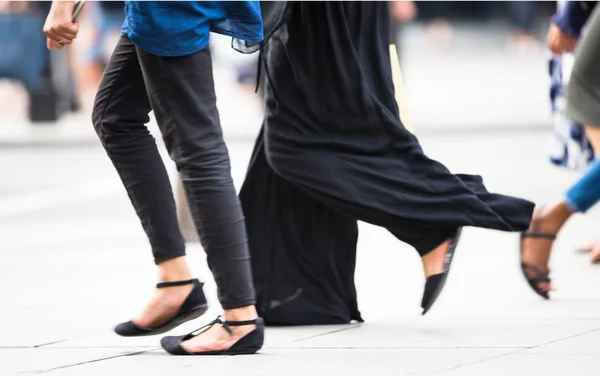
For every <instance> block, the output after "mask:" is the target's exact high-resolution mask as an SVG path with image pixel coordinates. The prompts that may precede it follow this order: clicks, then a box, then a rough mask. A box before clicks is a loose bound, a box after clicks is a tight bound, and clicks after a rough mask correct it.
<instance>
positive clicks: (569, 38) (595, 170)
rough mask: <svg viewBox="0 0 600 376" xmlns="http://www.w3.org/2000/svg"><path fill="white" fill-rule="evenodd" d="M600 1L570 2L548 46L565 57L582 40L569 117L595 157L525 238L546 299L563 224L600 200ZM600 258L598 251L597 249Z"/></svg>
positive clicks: (524, 253) (526, 261)
mask: <svg viewBox="0 0 600 376" xmlns="http://www.w3.org/2000/svg"><path fill="white" fill-rule="evenodd" d="M594 6H595V2H571V1H569V2H567V4H566V6H565V7H564V10H561V11H559V12H557V14H556V15H555V16H554V17H553V20H552V24H551V25H550V28H549V31H548V37H547V42H548V47H549V48H550V50H551V51H552V53H554V54H557V55H560V54H563V53H569V52H573V51H574V50H575V47H576V45H577V44H580V45H579V47H578V50H577V53H576V56H575V63H574V65H573V70H572V72H571V75H570V78H569V83H568V87H567V96H566V97H567V98H566V100H567V108H566V116H567V118H569V119H570V120H572V121H574V122H576V123H580V124H585V130H586V133H587V138H588V140H589V142H590V143H591V145H592V147H593V149H594V151H595V153H596V159H595V160H594V161H593V162H591V164H590V166H589V168H588V170H587V172H586V173H585V175H584V176H583V177H582V178H581V179H580V180H579V181H578V182H577V183H575V185H573V186H572V187H571V189H569V191H567V193H566V195H565V197H564V198H562V199H561V200H559V201H557V202H554V203H550V204H548V205H544V206H541V207H540V208H539V210H536V212H535V213H534V217H533V219H532V221H531V224H530V226H529V229H528V231H527V232H525V233H523V234H522V239H521V267H522V269H523V273H524V275H525V277H526V279H527V281H528V282H529V285H530V286H531V288H532V289H533V290H534V291H535V292H536V293H537V294H539V295H540V296H542V297H543V298H545V299H548V298H549V292H550V291H551V290H552V283H551V280H550V276H549V272H550V270H549V267H548V263H549V260H550V254H551V250H552V245H553V243H554V240H555V239H556V236H557V235H558V234H559V232H560V230H561V229H562V227H563V226H564V224H565V223H566V222H567V221H568V220H569V218H571V217H572V216H573V214H575V213H585V212H587V211H588V210H589V209H590V208H591V207H592V206H593V205H594V204H596V202H598V200H600V159H598V157H597V155H598V151H599V150H600V71H599V70H598V67H599V66H600V45H599V43H598V40H599V38H600V8H597V9H596V10H594V11H593V14H592V10H593V9H594ZM590 14H592V16H591V18H590V20H589V25H588V27H587V31H586V34H585V35H584V36H583V38H582V40H581V42H579V43H578V40H579V37H580V35H581V30H582V28H583V26H584V24H585V23H586V21H587V19H588V17H589V16H590ZM593 258H594V259H595V258H596V256H595V252H594V253H593Z"/></svg>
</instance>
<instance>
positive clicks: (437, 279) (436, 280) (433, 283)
mask: <svg viewBox="0 0 600 376" xmlns="http://www.w3.org/2000/svg"><path fill="white" fill-rule="evenodd" d="M461 233H462V227H459V228H458V230H456V233H455V234H454V237H453V238H452V241H451V242H450V247H448V251H447V252H446V258H445V259H444V271H443V272H442V273H439V274H434V275H432V276H430V277H429V278H427V280H426V281H425V290H424V291H423V299H422V300H421V307H422V308H423V315H424V314H426V313H427V312H428V311H429V310H430V309H431V307H432V306H433V303H435V301H436V300H437V298H438V297H439V296H440V294H441V292H442V290H443V289H444V286H445V285H446V280H447V279H448V273H449V272H450V265H452V260H453V258H454V253H455V251H456V246H458V241H459V240H460V235H461Z"/></svg>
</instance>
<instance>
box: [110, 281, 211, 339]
mask: <svg viewBox="0 0 600 376" xmlns="http://www.w3.org/2000/svg"><path fill="white" fill-rule="evenodd" d="M190 284H194V288H193V289H192V291H191V292H190V294H189V295H188V297H187V298H186V299H185V301H184V302H183V304H182V305H181V308H179V311H177V313H176V314H175V316H174V317H173V318H172V319H170V320H169V321H167V322H166V323H164V324H162V325H159V326H157V327H155V328H142V327H140V326H138V325H137V324H136V323H134V322H133V321H127V322H124V323H121V324H119V325H117V326H116V327H115V333H117V334H118V335H120V336H123V337H141V336H153V335H157V334H163V333H166V332H168V331H170V330H172V329H174V328H176V327H178V326H179V325H181V324H183V323H185V322H187V321H190V320H193V319H196V318H198V317H200V316H202V315H203V314H204V313H205V312H206V310H207V309H208V304H207V303H206V297H205V296H204V291H202V286H203V284H202V283H201V282H200V281H198V280H197V279H190V280H187V281H175V282H161V283H158V284H157V285H156V288H158V289H162V288H166V287H175V286H184V285H190Z"/></svg>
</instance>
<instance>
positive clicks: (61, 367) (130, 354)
mask: <svg viewBox="0 0 600 376" xmlns="http://www.w3.org/2000/svg"><path fill="white" fill-rule="evenodd" d="M157 349H160V347H157V348H152V349H149V350H141V351H134V352H131V353H124V354H118V355H111V356H104V357H101V358H96V359H91V360H86V361H82V362H75V363H70V364H65V365H62V366H58V367H52V368H46V369H41V370H37V371H31V372H27V374H32V373H33V374H38V375H39V374H44V373H49V372H53V371H58V370H61V369H66V368H72V367H78V366H83V365H86V364H92V363H98V362H102V361H105V360H111V359H117V358H123V357H127V356H134V355H139V354H143V353H146V352H150V351H154V350H157ZM23 374H26V373H23Z"/></svg>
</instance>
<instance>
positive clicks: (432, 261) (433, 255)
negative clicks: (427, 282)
mask: <svg viewBox="0 0 600 376" xmlns="http://www.w3.org/2000/svg"><path fill="white" fill-rule="evenodd" d="M451 243H452V238H448V239H447V240H446V241H444V242H443V243H442V244H440V245H438V246H437V247H435V248H434V249H433V250H432V251H430V252H428V253H427V254H425V256H423V257H421V262H422V263H423V270H424V271H425V278H429V277H431V276H432V275H435V274H440V273H443V272H444V265H445V261H446V255H447V254H448V249H449V248H450V244H451Z"/></svg>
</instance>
